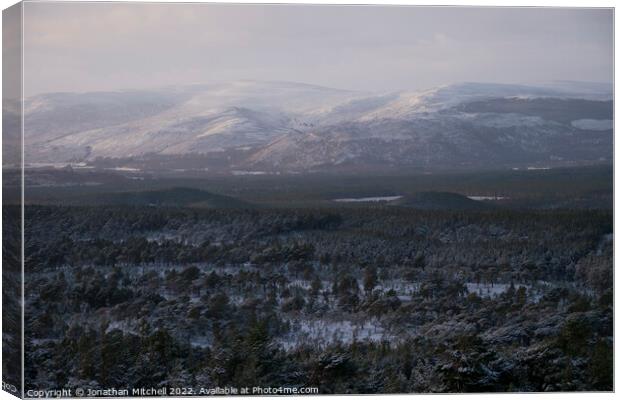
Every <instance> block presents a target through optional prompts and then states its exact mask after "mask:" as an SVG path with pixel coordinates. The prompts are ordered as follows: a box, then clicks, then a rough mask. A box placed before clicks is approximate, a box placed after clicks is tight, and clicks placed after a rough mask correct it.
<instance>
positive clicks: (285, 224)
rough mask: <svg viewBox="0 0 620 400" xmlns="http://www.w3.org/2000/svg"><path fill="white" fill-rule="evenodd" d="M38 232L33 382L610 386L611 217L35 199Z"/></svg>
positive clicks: (326, 387)
mask: <svg viewBox="0 0 620 400" xmlns="http://www.w3.org/2000/svg"><path fill="white" fill-rule="evenodd" d="M13 208H14V207H13V206H5V207H4V208H3V213H4V214H5V216H7V215H10V214H11V213H15V212H16V210H15V209H13ZM25 224H26V225H25V254H26V259H25V265H26V268H27V274H26V282H25V293H26V299H25V301H26V308H25V309H26V315H25V345H26V361H25V366H26V367H25V368H26V370H25V377H26V378H25V379H26V380H25V381H26V390H28V389H49V388H65V387H66V388H76V387H81V388H85V389H86V388H92V389H105V388H112V387H114V388H119V389H121V388H128V389H131V388H140V387H165V386H172V387H174V386H176V387H193V388H210V387H216V386H219V387H224V386H237V387H240V386H271V387H273V386H283V387H317V388H318V389H319V392H320V393H412V392H416V393H420V392H488V391H493V392H504V391H515V392H531V391H536V392H538V391H575V390H578V391H583V390H587V391H610V390H613V312H612V307H613V269H612V268H613V267H612V266H613V219H612V211H611V210H605V209H602V210H585V209H584V210H563V209H547V210H516V209H510V210H509V209H490V210H479V211H476V210H474V211H471V210H470V211H466V212H465V211H454V210H453V211H450V210H417V209H413V208H408V207H399V206H390V207H387V206H383V205H380V204H378V205H364V206H356V207H333V208H330V207H320V208H319V207H317V208H312V207H305V208H285V209H284V208H280V209H278V208H255V209H244V208H239V209H235V208H230V209H224V208H222V209H218V208H213V209H199V208H190V207H163V206H161V207H160V206H152V207H148V206H135V207H134V206H128V205H103V206H63V205H29V206H26V208H25ZM4 229H5V232H6V230H7V229H10V227H6V226H5V228H4ZM8 254H9V255H8V256H7V255H6V254H5V257H10V256H11V254H12V253H8ZM15 256H16V255H15Z"/></svg>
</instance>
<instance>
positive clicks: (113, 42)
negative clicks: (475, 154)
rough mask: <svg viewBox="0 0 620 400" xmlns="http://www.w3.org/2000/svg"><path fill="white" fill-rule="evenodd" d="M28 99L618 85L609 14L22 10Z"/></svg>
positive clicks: (160, 7)
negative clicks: (205, 90)
mask: <svg viewBox="0 0 620 400" xmlns="http://www.w3.org/2000/svg"><path fill="white" fill-rule="evenodd" d="M24 15H25V22H24V31H25V35H24V45H25V47H24V58H25V66H24V73H25V81H26V87H25V92H26V95H32V94H36V93H43V92H52V91H91V90H115V89H123V88H148V87H158V86H168V85H183V84H191V83H207V82H216V81H230V80H238V79H256V80H288V81H296V82H306V83H314V84H319V85H324V86H330V87H336V88H343V89H357V90H369V91H392V90H404V89H408V90H409V89H423V88H429V87H432V86H436V85H440V84H448V83H453V82H459V81H487V82H520V83H535V82H547V81H552V80H585V81H598V82H611V80H612V75H613V49H612V46H613V41H612V36H613V14H612V11H611V9H550V8H503V9H501V8H451V7H396V6H392V7H385V6H383V7H373V6H303V5H226V4H220V5H214V4H153V3H151V4H149V3H53V2H42V3H39V2H36V3H26V4H25V12H24Z"/></svg>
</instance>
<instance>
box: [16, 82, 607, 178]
mask: <svg viewBox="0 0 620 400" xmlns="http://www.w3.org/2000/svg"><path fill="white" fill-rule="evenodd" d="M611 98H612V97H611V87H610V86H607V85H598V84H587V83H576V82H565V83H561V82H560V83H554V84H549V85H541V86H536V87H534V86H525V85H505V84H486V83H463V84H456V85H448V86H443V87H439V88H436V89H432V90H427V91H422V92H397V93H383V94H369V93H363V92H352V91H344V90H337V89H330V88H324V87H320V86H313V85H306V84H297V83H288V82H256V81H240V82H232V83H228V84H213V85H197V86H189V87H182V88H165V89H161V90H158V91H150V92H145V91H142V92H118V93H88V94H52V95H42V96H37V97H35V98H32V99H29V100H28V101H27V102H26V114H25V121H26V123H25V127H26V129H25V132H26V135H25V136H26V138H25V141H26V162H30V163H66V162H77V161H92V160H95V159H97V158H101V157H106V158H125V159H127V158H132V157H134V158H135V157H142V158H144V157H149V156H150V155H159V156H167V157H179V156H184V155H187V154H199V155H205V157H207V158H208V157H210V156H209V155H210V154H212V155H214V154H215V153H218V156H217V157H218V159H220V158H222V156H221V154H222V153H224V154H225V153H226V152H229V151H239V150H242V151H243V155H242V156H240V157H239V156H237V155H236V156H235V157H233V158H231V157H228V158H229V159H231V161H230V163H229V165H228V168H229V169H230V170H234V169H242V170H257V169H260V170H268V171H282V172H304V171H309V170H331V169H334V168H336V169H339V168H340V169H341V168H348V169H351V170H356V169H357V170H372V169H376V168H401V167H407V168H421V169H424V170H432V169H446V168H461V167H499V166H513V167H526V166H530V165H542V166H546V165H555V164H562V165H579V164H589V163H594V162H609V161H610V160H611V157H612V146H611V144H612V129H611V128H612V119H613V102H612V100H611ZM213 157H215V156H213ZM224 159H226V157H224ZM233 159H234V161H233Z"/></svg>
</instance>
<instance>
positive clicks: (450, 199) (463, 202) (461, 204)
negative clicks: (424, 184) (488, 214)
mask: <svg viewBox="0 0 620 400" xmlns="http://www.w3.org/2000/svg"><path fill="white" fill-rule="evenodd" d="M391 205H395V206H401V207H411V208H417V209H420V210H468V211H471V210H491V209H494V208H495V207H494V206H493V205H492V204H489V203H488V202H486V201H477V200H472V199H470V198H468V197H467V196H463V195H462V194H458V193H451V192H419V193H415V194H413V195H409V196H405V197H403V198H402V199H399V200H396V201H394V202H392V203H391Z"/></svg>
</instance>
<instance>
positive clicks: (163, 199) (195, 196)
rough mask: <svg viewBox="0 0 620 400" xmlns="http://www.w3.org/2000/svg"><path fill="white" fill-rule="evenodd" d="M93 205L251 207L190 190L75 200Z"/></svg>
mask: <svg viewBox="0 0 620 400" xmlns="http://www.w3.org/2000/svg"><path fill="white" fill-rule="evenodd" d="M77 202H79V203H82V202H86V203H88V204H95V205H128V206H156V207H202V208H250V207H252V205H251V204H250V203H246V202H244V201H242V200H238V199H235V198H234V197H230V196H224V195H220V194H214V193H210V192H207V191H204V190H199V189H191V188H182V187H181V188H171V189H163V190H148V191H137V192H114V193H110V192H108V193H102V194H92V195H88V196H84V197H81V198H79V199H77Z"/></svg>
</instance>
